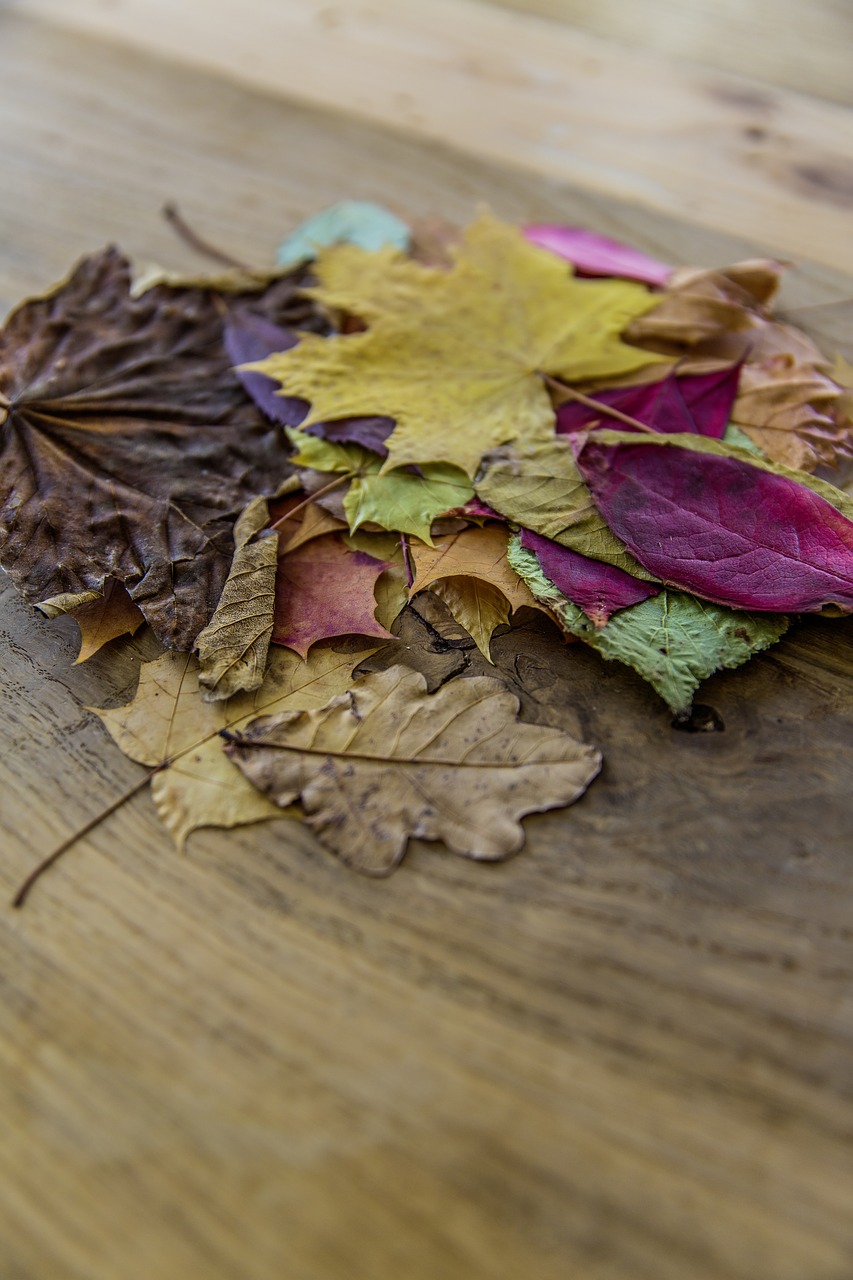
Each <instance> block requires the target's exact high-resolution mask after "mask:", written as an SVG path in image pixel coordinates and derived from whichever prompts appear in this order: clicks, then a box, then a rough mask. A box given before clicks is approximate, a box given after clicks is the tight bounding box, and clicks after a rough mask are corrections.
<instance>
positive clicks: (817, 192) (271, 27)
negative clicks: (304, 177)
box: [25, 0, 853, 272]
mask: <svg viewBox="0 0 853 1280" xmlns="http://www.w3.org/2000/svg"><path fill="white" fill-rule="evenodd" d="M25 8H26V10H27V11H28V12H35V13H40V14H43V15H45V16H47V17H49V18H51V19H53V20H55V21H57V22H61V23H63V24H65V25H67V26H69V27H70V28H73V29H80V30H84V31H88V32H89V33H91V34H93V35H97V36H103V37H107V38H112V39H116V40H121V41H124V42H129V43H131V44H133V45H135V46H138V47H140V48H144V49H148V50H150V51H152V52H154V53H157V54H159V55H161V56H164V57H167V58H170V59H178V60H180V61H181V62H183V63H185V64H187V65H191V66H196V67H203V68H206V69H208V70H214V71H216V72H219V73H221V74H224V75H227V76H228V77H231V78H235V79H238V80H240V81H242V82H244V83H247V84H249V85H251V86H253V87H255V88H257V89H262V90H264V91H267V92H272V93H275V94H284V95H287V96H288V97H289V98H296V99H300V100H302V101H305V102H309V103H311V104H313V105H315V106H320V107H326V108H332V109H334V110H337V111H340V112H342V113H344V114H346V115H355V116H357V117H360V118H362V119H366V120H370V121H372V122H374V123H379V124H382V125H389V124H390V125H392V126H393V127H395V128H396V129H398V130H399V131H400V132H402V133H405V134H410V135H412V136H414V137H420V138H426V139H429V140H431V141H438V142H442V143H452V144H453V145H454V146H456V147H458V148H460V149H462V150H464V151H467V152H469V153H471V154H474V155H476V156H478V157H486V158H488V159H492V160H496V161H500V162H501V163H505V164H512V165H515V166H521V167H522V168H524V169H526V170H528V171H531V172H533V173H540V174H547V175H552V176H554V177H556V178H559V179H562V180H565V181H570V182H573V183H577V184H579V185H581V186H583V187H585V188H588V189H591V190H594V191H599V192H602V193H605V194H608V195H616V196H621V197H625V196H627V197H628V198H629V199H631V200H632V201H634V202H636V203H637V204H641V205H645V206H646V207H648V208H651V209H656V210H661V211H664V212H666V213H669V214H674V215H676V216H679V217H682V218H685V219H687V220H688V221H691V222H695V223H697V224H699V225H700V226H706V227H713V228H716V229H719V230H724V231H730V232H733V233H735V234H741V235H749V236H755V237H760V238H761V239H762V240H763V242H764V243H765V245H766V246H768V247H769V248H771V249H773V250H774V251H776V252H781V253H785V254H793V255H795V256H796V257H797V258H806V259H813V260H815V261H818V262H823V263H826V264H829V265H831V266H833V267H835V268H837V269H839V270H842V271H848V272H853V240H851V237H850V233H849V229H850V213H851V208H853V160H851V156H853V117H851V115H850V113H849V112H847V111H846V110H845V109H844V108H842V107H840V106H837V105H835V104H834V103H831V102H823V101H820V100H818V99H816V98H812V97H809V96H807V95H805V94H797V93H795V92H793V91H789V90H785V89H778V88H773V89H769V88H767V86H765V85H762V84H760V83H759V82H756V81H752V80H749V79H745V78H742V77H737V76H733V75H731V74H729V73H726V72H717V71H711V70H709V69H707V68H704V67H701V66H696V65H693V64H691V63H689V62H681V61H674V60H673V61H670V60H668V59H667V58H665V57H663V56H661V55H660V54H658V53H656V52H654V51H653V50H641V49H633V48H630V47H628V46H627V45H624V44H618V43H616V42H614V41H610V40H605V39H602V38H601V37H599V36H596V35H593V34H591V33H589V32H586V31H582V30H579V29H576V28H573V27H569V26H565V25H562V24H557V23H553V22H548V21H545V20H543V19H540V18H538V17H536V16H531V15H525V14H518V13H514V12H510V11H507V10H505V9H502V8H498V7H496V6H492V5H488V4H482V3H479V2H478V0H430V2H429V4H424V3H422V0H373V3H372V4H371V5H370V6H362V5H355V4H351V5H346V4H340V3H338V4H335V3H328V2H327V0H253V3H252V5H251V8H250V9H248V10H247V9H246V7H245V6H244V5H242V4H239V3H235V0H205V3H204V4H203V5H201V4H198V3H196V4H193V3H183V4H174V3H173V0H111V2H110V3H109V4H105V3H103V0H70V2H69V0H27V4H26V6H25ZM104 56H105V57H108V56H109V55H108V54H107V53H106V52H105V55H104Z"/></svg>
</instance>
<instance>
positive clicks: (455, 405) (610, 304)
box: [257, 215, 655, 476]
mask: <svg viewBox="0 0 853 1280" xmlns="http://www.w3.org/2000/svg"><path fill="white" fill-rule="evenodd" d="M344 254H345V255H346V261H347V262H348V263H349V264H355V265H354V267H353V269H352V270H350V271H349V276H348V285H347V289H346V290H340V289H338V288H335V287H334V286H333V285H330V286H328V287H326V280H327V277H328V276H332V275H333V274H334V264H335V262H336V260H337V261H338V262H340V261H341V255H344ZM330 263H331V264H332V266H331V267H330V265H329V264H330ZM359 264H361V265H359ZM316 270H317V275H318V277H319V280H320V287H319V288H318V289H316V290H314V296H315V297H316V298H318V299H319V300H321V301H323V302H325V303H327V304H335V305H341V303H343V304H344V305H346V306H347V307H349V308H352V309H355V310H356V311H357V313H358V314H361V315H364V316H365V318H367V319H368V320H369V321H370V328H369V329H368V330H367V332H366V333H357V334H351V335H347V336H345V337H333V338H329V339H319V338H314V337H311V336H309V337H306V338H305V339H303V341H302V342H300V344H299V346H298V347H296V348H294V349H293V350H291V351H287V352H284V353H283V354H281V355H274V356H270V357H269V358H268V359H267V360H265V361H262V362H261V364H260V365H258V366H257V368H258V369H259V371H260V372H263V373H266V374H268V375H269V376H271V377H274V378H276V379H278V381H279V382H281V384H282V387H283V389H284V391H285V392H286V394H287V395H297V396H303V397H304V398H305V399H307V400H309V401H310V402H311V413H310V416H309V417H308V418H307V419H306V422H305V423H304V424H303V426H308V425H310V424H311V423H313V422H322V421H329V420H332V419H336V418H345V417H353V416H358V415H363V414H384V415H387V416H388V417H390V418H393V419H394V421H395V423H396V426H395V428H394V431H393V432H392V433H391V435H390V436H389V437H388V440H387V448H388V458H387V460H386V462H385V464H384V467H383V470H385V471H387V470H390V469H391V468H394V467H401V466H406V465H409V464H416V465H419V466H423V465H424V464H430V463H443V464H453V465H455V466H457V467H459V468H461V469H462V470H463V471H464V472H466V473H467V474H468V475H470V476H473V475H474V474H475V472H476V470H477V467H478V465H479V462H480V458H481V457H482V455H483V453H485V452H486V451H487V450H489V449H492V448H494V447H496V446H498V445H501V444H503V443H505V442H506V441H509V440H514V439H516V438H519V437H520V438H523V439H537V438H543V437H544V436H546V435H547V434H548V433H549V432H550V431H551V430H552V429H553V423H554V412H553V408H552V405H551V400H550V397H549V394H548V391H547V388H546V386H545V384H544V382H543V375H553V376H555V377H559V378H561V379H563V380H566V381H578V380H582V379H589V378H601V377H609V376H616V375H620V374H627V373H629V372H631V371H632V370H635V369H639V368H641V367H642V366H644V365H648V364H649V363H652V362H653V361H654V359H655V357H654V356H651V355H650V354H649V353H648V352H642V351H640V350H638V349H637V348H633V347H630V346H628V345H627V344H626V343H624V342H623V341H622V340H621V338H620V334H621V333H622V330H623V329H624V328H625V326H626V324H627V323H628V322H629V320H631V319H632V318H633V317H635V316H637V315H640V314H641V313H642V312H644V311H646V310H648V308H649V307H651V306H652V305H654V301H655V299H654V297H653V296H652V295H651V294H650V293H649V292H648V290H647V289H645V288H644V287H643V286H641V285H637V284H633V283H631V282H628V281H624V280H605V281H598V280H577V279H575V278H573V276H572V275H571V272H570V269H569V268H568V266H567V264H566V263H564V262H561V261H560V259H559V258H557V257H555V255H553V254H551V253H548V252H547V251H546V250H543V249H539V248H538V247H536V246H534V245H531V244H530V243H529V242H528V241H526V240H525V239H524V236H523V235H522V233H521V232H520V231H518V230H517V229H516V228H513V227H510V226H507V225H505V224H503V223H500V222H498V221H497V220H495V219H493V218H491V217H488V216H485V215H484V216H482V217H480V218H479V219H478V220H477V221H476V222H475V223H474V224H473V225H472V226H471V227H469V229H468V231H467V232H466V235H465V238H464V241H463V243H462V246H461V248H460V250H459V252H458V255H457V258H456V261H455V264H454V266H453V269H452V270H451V271H449V272H442V271H436V270H433V269H430V268H428V267H421V266H419V265H418V264H417V263H414V262H412V261H411V260H409V259H404V258H399V259H398V258H395V257H394V255H393V254H391V253H389V251H388V250H383V251H381V252H380V253H378V254H367V253H363V252H362V253H359V251H358V250H356V249H353V248H352V247H351V246H346V247H344V248H342V249H332V250H329V251H328V252H327V253H325V254H320V256H319V258H318V261H317V268H316Z"/></svg>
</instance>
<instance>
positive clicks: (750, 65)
mask: <svg viewBox="0 0 853 1280" xmlns="http://www.w3.org/2000/svg"><path fill="white" fill-rule="evenodd" d="M489 2H490V3H492V4H500V5H502V6H503V7H504V8H506V9H515V10H517V11H518V12H520V13H525V14H536V15H537V16H539V17H543V18H550V19H551V20H552V21H555V22H563V23H567V24H568V25H569V26H572V27H580V28H581V29H582V30H584V31H590V32H592V33H593V34H594V35H598V36H603V37H604V38H605V39H610V40H616V41H620V42H623V43H625V44H630V45H635V46H639V47H640V48H643V49H653V50H656V51H657V52H658V53H664V54H667V55H668V56H669V57H670V58H679V59H680V58H687V59H690V60H691V61H693V62H696V63H701V64H704V65H705V66H708V67H716V68H718V69H720V70H723V71H734V72H736V73H737V74H739V75H743V76H750V77H753V78H755V79H757V80H765V81H767V82H768V83H770V84H773V85H777V86H778V85H784V86H785V87H786V88H788V89H798V90H799V91H800V92H802V93H812V94H814V95H815V96H816V97H819V98H833V99H834V100H835V101H836V102H843V103H844V104H845V105H846V106H851V105H853V77H851V74H850V70H851V67H850V61H851V54H850V50H851V47H852V46H853V7H851V5H849V4H848V3H847V0H815V3H813V4H803V3H802V0H722V3H721V0H643V3H642V4H630V3H626V2H625V0H489Z"/></svg>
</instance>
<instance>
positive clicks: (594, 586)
mask: <svg viewBox="0 0 853 1280" xmlns="http://www.w3.org/2000/svg"><path fill="white" fill-rule="evenodd" d="M521 545H522V547H523V548H524V550H525V551H532V552H533V554H534V555H535V556H536V558H537V559H538V561H539V564H540V565H541V566H542V571H543V573H545V574H546V576H547V577H548V578H550V580H551V581H552V582H553V584H554V586H555V587H556V588H557V590H558V591H561V592H562V593H563V595H564V596H565V597H566V599H568V600H571V602H572V604H576V605H577V606H578V608H579V609H582V610H583V612H584V613H585V614H586V616H587V617H588V618H589V619H590V620H591V621H592V622H594V623H595V625H596V626H597V627H603V626H604V625H605V623H607V622H608V621H609V619H610V618H612V617H613V614H614V613H618V611H619V610H620V609H627V608H628V607H629V606H630V605H632V604H639V603H640V601H641V600H648V598H649V596H656V595H657V594H658V592H659V591H660V587H657V586H655V585H654V584H653V583H651V582H641V581H640V579H639V578H634V577H632V576H631V574H630V573H626V572H625V571H624V569H617V568H616V566H615V565H612V564H604V563H602V562H601V561H599V560H590V558H589V557H588V556H582V555H581V554H580V552H579V551H571V550H570V549H569V548H568V547H561V546H560V544H559V543H558V542H552V540H551V539H550V538H543V537H542V535H541V533H534V532H533V531H532V530H531V529H522V530H521Z"/></svg>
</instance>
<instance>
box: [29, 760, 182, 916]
mask: <svg viewBox="0 0 853 1280" xmlns="http://www.w3.org/2000/svg"><path fill="white" fill-rule="evenodd" d="M170 763H171V761H170V760H164V762H163V763H162V764H158V765H155V767H154V768H153V769H149V771H148V773H146V775H145V777H144V778H140V779H139V781H138V782H135V783H134V784H133V786H132V787H129V788H128V789H127V791H123V792H122V794H121V795H120V796H118V797H117V798H116V799H115V800H113V801H112V803H111V804H109V805H107V807H106V809H102V810H101V812H100V813H99V814H98V815H97V817H94V818H92V819H91V820H90V821H89V822H87V823H86V825H85V826H83V827H81V828H80V829H79V831H75V832H74V834H73V835H71V836H69V837H68V839H67V840H63V842H62V844H61V845H59V846H58V847H57V848H56V849H54V850H53V852H52V853H49V854H48V855H47V857H46V858H42V860H41V862H40V863H39V864H38V866H37V867H35V868H34V870H32V871H31V872H30V874H29V875H28V876H27V878H26V880H25V881H24V882H23V884H22V885H21V887H20V889H19V890H18V892H17V893H16V894H15V896H14V898H13V899H12V906H13V907H22V906H23V905H24V903H25V902H26V900H27V898H28V897H29V894H30V890H31V889H32V888H33V886H34V885H35V883H36V882H37V881H38V880H40V879H41V877H42V876H43V875H44V873H45V871H49V870H50V868H51V867H52V866H53V864H54V863H55V862H58V861H59V859H60V858H61V857H62V855H63V854H64V853H67V852H68V850H69V849H70V848H71V846H72V845H75V844H76V843H77V841H78V840H82V839H83V837H84V836H87V835H88V834H89V832H90V831H94V829H95V827H97V826H100V824H101V823H102V822H104V821H105V820H106V819H107V818H110V817H112V815H113V814H114V813H115V812H116V811H117V810H118V809H120V808H121V806H122V805H123V804H126V803H127V801H128V800H132V799H133V797H134V796H137V795H139V793H140V791H144V789H145V788H146V787H147V786H148V783H149V782H150V781H151V779H152V778H153V777H154V775H155V773H159V772H160V770H161V769H165V768H166V765H168V764H170Z"/></svg>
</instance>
